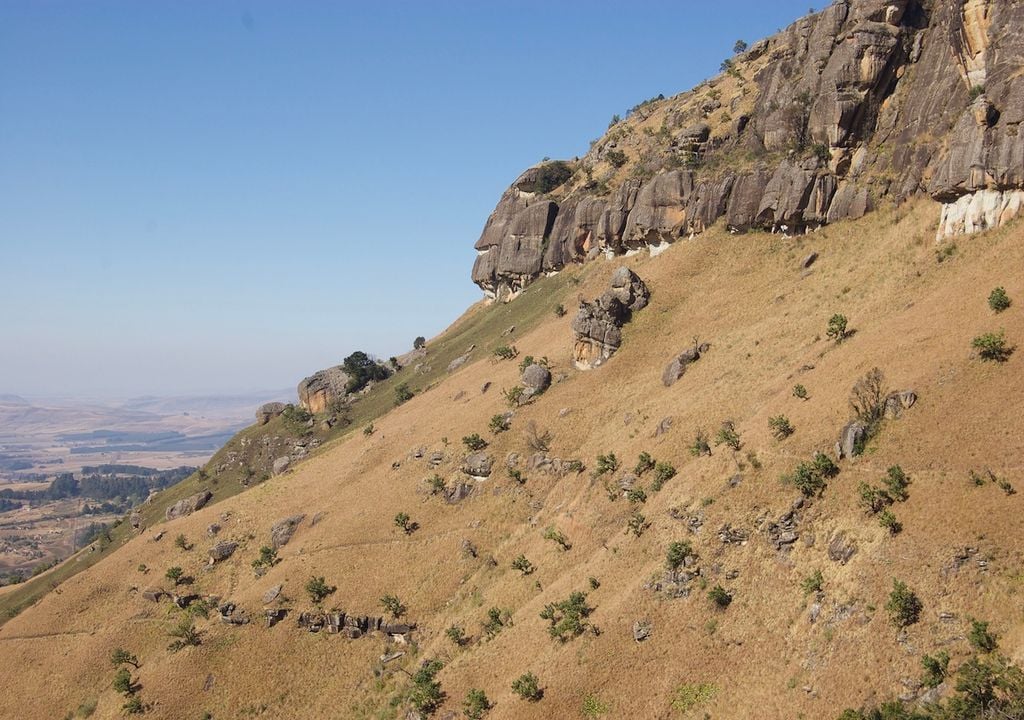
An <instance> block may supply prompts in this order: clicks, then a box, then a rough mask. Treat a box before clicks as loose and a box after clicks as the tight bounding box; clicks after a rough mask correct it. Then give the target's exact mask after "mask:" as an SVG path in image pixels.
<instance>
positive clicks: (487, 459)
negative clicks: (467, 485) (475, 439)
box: [462, 452, 494, 479]
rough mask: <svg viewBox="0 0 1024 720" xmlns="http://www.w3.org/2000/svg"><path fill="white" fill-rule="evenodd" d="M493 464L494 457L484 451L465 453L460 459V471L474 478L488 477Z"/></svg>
mask: <svg viewBox="0 0 1024 720" xmlns="http://www.w3.org/2000/svg"><path fill="white" fill-rule="evenodd" d="M493 466H494V458H492V457H491V456H490V455H488V454H487V453H484V452H478V453H472V454H471V455H467V456H466V459H465V460H463V461H462V472H464V473H466V474H467V475H470V476H472V477H475V478H479V479H483V478H486V477H489V476H490V474H491V468H492V467H493Z"/></svg>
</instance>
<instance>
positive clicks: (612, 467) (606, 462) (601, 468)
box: [595, 452, 619, 477]
mask: <svg viewBox="0 0 1024 720" xmlns="http://www.w3.org/2000/svg"><path fill="white" fill-rule="evenodd" d="M618 469H619V459H618V458H617V457H615V453H613V452H610V453H608V454H607V455H598V456H597V464H596V467H595V475H596V476H597V477H600V476H601V475H604V474H605V473H613V472H615V471H616V470H618Z"/></svg>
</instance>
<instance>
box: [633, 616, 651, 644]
mask: <svg viewBox="0 0 1024 720" xmlns="http://www.w3.org/2000/svg"><path fill="white" fill-rule="evenodd" d="M650 636H651V621H650V620H637V621H636V622H634V623H633V639H634V640H636V641H637V642H643V641H644V640H646V639H647V638H649V637H650Z"/></svg>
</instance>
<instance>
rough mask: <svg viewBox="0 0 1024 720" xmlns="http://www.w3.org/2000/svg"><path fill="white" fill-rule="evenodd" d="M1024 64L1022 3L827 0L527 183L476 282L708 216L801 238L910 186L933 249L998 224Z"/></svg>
mask: <svg viewBox="0 0 1024 720" xmlns="http://www.w3.org/2000/svg"><path fill="white" fill-rule="evenodd" d="M1022 68H1024V4H1022V3H1018V2H1006V1H1001V0H930V1H928V0H839V1H838V2H835V3H834V4H832V5H831V6H830V7H828V8H827V9H825V10H823V11H821V12H819V13H816V14H813V15H808V16H806V17H803V18H801V19H799V20H798V21H796V22H795V23H794V24H793V25H791V26H790V27H789V28H787V29H786V30H785V31H783V32H781V33H780V34H778V35H776V36H773V37H771V38H768V39H767V40H762V41H761V42H759V43H757V44H755V45H754V46H753V47H752V48H751V49H750V50H748V51H747V52H745V53H744V54H742V55H740V56H737V57H736V58H735V59H734V60H733V61H732V63H731V67H729V68H728V70H727V72H725V73H724V74H723V75H721V76H719V77H717V78H715V79H713V80H711V81H708V82H706V83H703V84H702V85H701V86H699V87H697V88H696V89H694V90H692V91H690V92H687V93H683V94H681V95H678V96H675V97H672V98H668V99H661V98H657V99H653V100H651V101H648V102H646V103H642V104H641V105H638V106H637V107H636V108H634V109H633V111H631V113H630V115H629V116H628V117H627V118H626V119H625V120H624V121H622V122H620V123H617V124H615V125H613V126H612V127H611V128H610V129H609V131H608V132H607V133H606V134H605V136H604V137H602V138H601V139H600V140H598V141H597V142H595V143H594V145H593V146H592V147H591V149H590V151H589V152H588V153H587V154H586V155H585V156H584V157H582V158H579V159H577V160H576V161H574V163H573V164H567V163H557V164H556V163H546V164H541V165H539V166H536V167H533V168H530V169H529V170H527V171H526V172H525V173H523V175H521V176H520V177H519V178H518V179H517V180H516V181H515V182H514V183H513V184H512V186H511V187H510V188H509V189H508V190H507V191H506V192H505V193H504V194H503V195H502V197H501V200H500V201H499V203H498V206H497V207H496V208H495V210H494V212H493V213H492V214H491V217H490V218H489V219H488V221H487V224H486V226H485V227H484V231H483V233H482V234H481V236H480V239H479V240H478V241H477V244H476V250H477V252H478V257H477V260H476V263H475V265H474V267H473V275H472V277H473V281H474V282H476V283H477V284H478V285H479V286H480V287H481V288H482V289H483V290H484V292H485V293H486V294H487V295H488V296H491V297H496V298H499V299H503V300H507V299H511V298H513V297H515V296H516V295H517V294H518V293H519V292H520V291H521V290H522V289H523V287H525V286H526V285H527V284H528V283H529V282H530V281H531V280H533V279H534V278H536V277H538V276H539V275H541V274H543V273H547V272H556V271H558V270H560V269H561V268H563V267H565V266H566V265H567V264H570V263H578V262H583V261H585V260H587V259H590V258H594V257H596V256H598V255H599V254H602V253H603V254H623V253H626V252H630V251H634V250H637V249H643V248H651V249H656V248H662V247H664V246H665V244H666V243H671V242H674V241H675V240H677V239H679V238H680V237H684V236H688V235H691V234H694V233H699V232H702V231H703V230H705V229H706V228H707V227H708V226H710V225H712V224H713V223H715V222H718V221H723V222H725V223H726V224H727V225H728V226H729V227H730V228H732V229H734V230H735V231H738V232H739V231H744V230H749V229H755V228H756V229H765V230H770V231H773V232H785V233H792V232H805V231H809V230H813V229H816V228H818V227H820V226H821V225H824V224H827V223H833V222H837V221H839V220H843V219H846V218H853V219H856V218H859V217H861V216H862V215H864V214H865V213H867V212H869V211H871V209H872V208H873V207H875V206H876V205H878V204H879V203H880V202H883V201H895V202H901V201H902V200H904V199H906V198H908V197H909V196H912V195H915V194H920V193H928V194H929V195H930V196H931V197H932V198H934V199H935V200H936V201H938V202H939V203H942V208H941V210H940V212H941V224H940V228H939V238H940V239H941V238H944V237H947V236H949V235H954V234H960V233H969V232H973V231H976V230H979V229H985V228H988V227H993V226H998V225H1000V224H1002V223H1003V222H1006V221H1007V220H1008V219H1010V218H1011V217H1013V216H1014V215H1016V214H1017V212H1018V211H1019V210H1020V207H1021V191H1022V190H1024V135H1021V134H1019V132H1018V130H1019V127H1020V123H1021V121H1022V120H1024V73H1022V72H1021V69H1022ZM556 165H557V168H556ZM556 169H557V171H558V172H555V170H556ZM567 169H568V170H569V171H571V172H569V171H566V170H567ZM539 178H540V179H545V180H546V181H545V182H540V181H539ZM556 182H558V183H560V184H559V185H557V186H556V187H552V184H553V183H556Z"/></svg>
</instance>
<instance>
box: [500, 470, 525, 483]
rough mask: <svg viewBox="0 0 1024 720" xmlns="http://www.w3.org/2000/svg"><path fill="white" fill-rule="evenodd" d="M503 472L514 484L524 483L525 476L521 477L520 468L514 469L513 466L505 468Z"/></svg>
mask: <svg viewBox="0 0 1024 720" xmlns="http://www.w3.org/2000/svg"><path fill="white" fill-rule="evenodd" d="M505 473H506V474H507V475H508V478H509V480H512V481H513V482H515V483H516V484H518V485H525V484H526V478H525V477H523V473H522V471H521V470H516V469H515V468H505Z"/></svg>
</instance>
